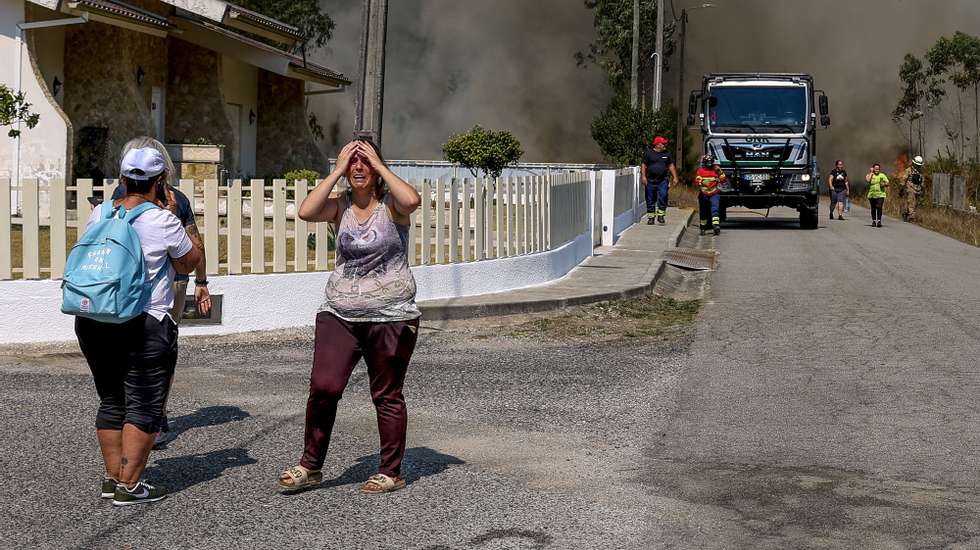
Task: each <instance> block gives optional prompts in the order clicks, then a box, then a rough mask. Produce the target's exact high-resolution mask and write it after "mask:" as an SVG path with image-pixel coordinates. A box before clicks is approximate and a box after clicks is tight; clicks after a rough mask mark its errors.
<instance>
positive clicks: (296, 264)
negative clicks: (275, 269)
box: [293, 180, 316, 271]
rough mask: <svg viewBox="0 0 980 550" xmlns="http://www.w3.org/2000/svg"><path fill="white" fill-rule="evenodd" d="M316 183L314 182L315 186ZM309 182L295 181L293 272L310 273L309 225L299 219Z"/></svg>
mask: <svg viewBox="0 0 980 550" xmlns="http://www.w3.org/2000/svg"><path fill="white" fill-rule="evenodd" d="M315 184H316V182H314V185H315ZM309 186H310V182H309V181H308V180H294V181H293V206H294V210H293V211H294V215H295V218H294V220H293V271H309V269H310V260H309V257H310V256H309V247H308V246H307V245H306V239H307V238H308V237H307V234H309V226H308V224H307V223H306V222H305V221H303V220H301V219H299V207H300V205H301V204H303V201H304V200H306V195H307V188H309Z"/></svg>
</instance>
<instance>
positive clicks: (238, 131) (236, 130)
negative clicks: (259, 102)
mask: <svg viewBox="0 0 980 550" xmlns="http://www.w3.org/2000/svg"><path fill="white" fill-rule="evenodd" d="M225 114H226V115H227V116H228V123H229V124H231V134H232V137H234V138H235V142H234V144H232V147H233V151H234V152H235V155H234V160H233V164H232V165H229V166H228V173H229V174H230V177H233V178H237V177H241V175H242V174H241V159H242V106H241V105H239V104H237V103H225Z"/></svg>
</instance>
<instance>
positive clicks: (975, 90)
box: [973, 82, 980, 163]
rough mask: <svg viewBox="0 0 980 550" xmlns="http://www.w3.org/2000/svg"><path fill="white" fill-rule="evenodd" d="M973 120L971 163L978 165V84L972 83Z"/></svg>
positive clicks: (979, 120)
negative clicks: (974, 129) (972, 153)
mask: <svg viewBox="0 0 980 550" xmlns="http://www.w3.org/2000/svg"><path fill="white" fill-rule="evenodd" d="M973 118H974V124H975V126H974V128H976V131H977V133H976V136H974V138H973V150H974V155H973V161H974V162H978V163H980V82H974V83H973Z"/></svg>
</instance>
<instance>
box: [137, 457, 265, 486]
mask: <svg viewBox="0 0 980 550" xmlns="http://www.w3.org/2000/svg"><path fill="white" fill-rule="evenodd" d="M256 462H257V461H256V460H255V459H254V458H252V457H250V456H248V450H247V449H241V448H234V449H221V450H218V451H211V452H209V453H199V454H192V455H185V456H178V457H173V458H160V459H157V460H156V461H154V463H153V466H150V467H149V468H147V469H146V478H147V479H152V480H153V481H154V482H159V483H160V485H161V486H163V487H164V488H166V489H167V490H169V491H170V492H171V493H178V492H180V491H183V490H184V489H187V488H189V487H193V486H194V485H197V484H198V483H205V482H207V481H211V480H213V479H217V478H219V477H221V476H222V474H224V472H225V470H230V469H232V468H239V467H241V466H248V465H249V464H255V463H256Z"/></svg>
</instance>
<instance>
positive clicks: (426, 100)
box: [311, 0, 608, 162]
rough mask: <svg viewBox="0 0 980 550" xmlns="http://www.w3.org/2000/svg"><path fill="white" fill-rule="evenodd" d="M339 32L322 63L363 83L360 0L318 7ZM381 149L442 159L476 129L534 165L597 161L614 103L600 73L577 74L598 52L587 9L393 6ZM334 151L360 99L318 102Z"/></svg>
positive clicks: (440, 3)
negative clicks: (601, 131)
mask: <svg viewBox="0 0 980 550" xmlns="http://www.w3.org/2000/svg"><path fill="white" fill-rule="evenodd" d="M321 6H323V8H324V10H325V11H326V12H327V13H329V14H330V16H331V17H333V18H334V20H335V21H336V22H337V29H336V31H335V35H334V38H333V39H332V40H331V41H330V43H329V47H328V49H327V51H324V52H319V55H320V56H319V57H318V60H319V61H320V62H322V63H324V64H326V65H327V66H329V67H331V68H335V69H338V70H341V71H343V72H344V73H345V74H347V75H349V76H352V77H353V76H356V74H357V69H358V67H357V54H358V49H359V45H360V25H361V6H362V1H361V0H321ZM389 6H390V7H389V14H388V42H387V62H386V74H385V106H384V109H385V110H384V115H385V117H384V150H385V155H386V156H388V157H389V158H417V159H441V158H442V151H441V146H442V143H444V142H445V141H446V139H447V138H448V137H449V136H450V135H451V134H453V133H458V132H462V131H466V130H468V129H470V128H471V127H472V126H473V125H475V124H480V125H482V126H485V127H490V128H494V129H506V130H510V131H511V132H513V133H514V135H515V136H516V137H517V138H518V139H519V140H520V141H521V143H522V144H523V145H524V150H525V155H524V158H523V160H525V161H529V162H545V161H548V162H558V161H562V162H597V161H599V160H600V159H601V153H600V152H599V150H598V148H597V147H596V145H595V144H594V143H593V141H592V137H591V133H590V124H591V122H592V118H593V116H594V114H595V113H596V112H597V111H598V110H599V109H601V108H602V107H603V106H604V105H605V102H606V98H607V94H608V91H607V90H606V87H605V76H604V75H603V74H602V72H601V71H600V70H599V69H597V68H595V67H590V68H587V69H583V68H580V67H576V65H575V59H574V57H573V56H574V54H575V52H577V51H580V50H585V49H586V48H587V47H588V44H589V42H591V41H592V37H593V30H592V14H591V12H590V11H589V10H587V9H586V8H585V7H584V3H583V2H582V0H533V1H528V0H492V1H480V2H477V1H473V0H465V1H460V0H393V1H391V2H390V3H389ZM311 107H312V109H313V111H314V112H315V113H316V114H317V115H318V118H319V119H320V120H321V123H322V124H323V126H324V128H325V130H327V132H326V133H327V134H328V135H327V140H326V141H327V142H328V143H326V144H324V149H325V150H327V152H328V153H332V152H335V151H336V150H337V143H336V142H335V141H334V140H331V137H330V135H329V134H330V126H331V125H335V128H336V131H335V135H336V137H337V140H339V141H343V140H346V139H348V138H349V137H350V135H351V128H352V124H353V90H352V91H351V93H349V94H342V95H337V96H333V97H329V96H321V97H319V98H316V99H312V100H311Z"/></svg>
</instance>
